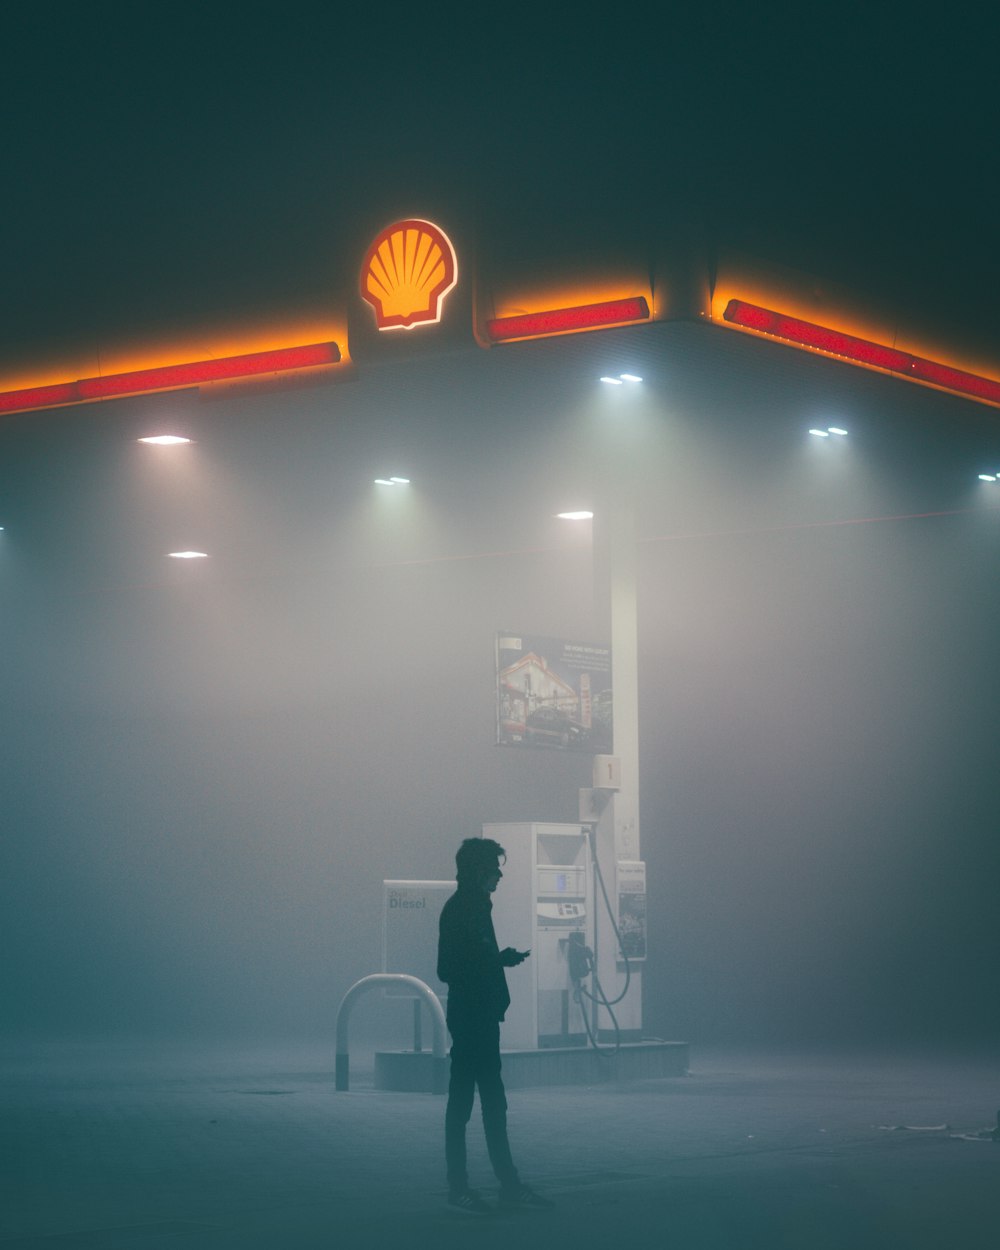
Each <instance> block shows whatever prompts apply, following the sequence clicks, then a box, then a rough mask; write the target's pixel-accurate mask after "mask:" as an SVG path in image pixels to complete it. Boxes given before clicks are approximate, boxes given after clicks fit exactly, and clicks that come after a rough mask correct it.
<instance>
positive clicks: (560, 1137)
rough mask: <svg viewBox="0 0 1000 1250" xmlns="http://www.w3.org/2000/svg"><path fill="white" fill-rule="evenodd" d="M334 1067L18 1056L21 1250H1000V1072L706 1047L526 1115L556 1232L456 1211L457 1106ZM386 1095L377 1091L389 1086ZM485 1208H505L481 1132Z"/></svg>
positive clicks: (272, 1058) (14, 1160) (144, 1049)
mask: <svg viewBox="0 0 1000 1250" xmlns="http://www.w3.org/2000/svg"><path fill="white" fill-rule="evenodd" d="M333 1061H334V1047H333V1043H332V1040H331V1042H330V1044H329V1045H327V1044H325V1043H324V1044H323V1045H305V1044H302V1043H292V1044H287V1045H280V1044H270V1045H264V1044H256V1045H255V1044H248V1043H243V1044H241V1045H231V1046H222V1045H220V1044H219V1043H214V1044H195V1043H192V1042H190V1041H188V1042H184V1043H168V1042H165V1041H162V1040H159V1041H156V1042H145V1043H142V1042H106V1043H98V1042H94V1041H88V1042H79V1043H69V1042H59V1043H54V1042H53V1043H44V1044H42V1043H34V1044H31V1045H29V1044H27V1043H24V1042H19V1043H16V1044H14V1043H9V1042H8V1043H7V1044H5V1045H3V1046H2V1047H0V1117H2V1118H0V1133H2V1142H0V1146H2V1174H3V1181H2V1183H3V1194H2V1199H0V1250H77V1248H79V1250H314V1248H315V1250H319V1248H321V1247H322V1248H328V1247H329V1248H332V1247H336V1248H337V1250H355V1248H358V1250H367V1248H368V1247H372V1248H373V1250H376V1248H377V1250H381V1248H382V1247H390V1246H399V1247H412V1248H415V1250H424V1248H425V1247H426V1248H427V1250H432V1248H433V1250H441V1248H443V1250H448V1248H450V1247H458V1246H463V1247H464V1246H469V1245H477V1246H486V1247H511V1250H533V1248H534V1247H539V1248H540V1247H546V1250H559V1248H561V1247H565V1248H567V1250H590V1248H591V1247H605V1246H607V1247H622V1246H626V1247H630V1248H631V1247H642V1246H649V1247H651V1248H655V1250H660V1248H661V1247H677V1250H716V1248H717V1247H718V1248H721V1247H727V1248H736V1247H739V1248H740V1250H749V1248H754V1247H758V1246H760V1247H767V1248H768V1250H782V1248H784V1247H787V1248H789V1250H827V1248H830V1250H833V1248H836V1250H840V1248H843V1250H863V1248H866V1247H872V1248H873V1250H874V1248H875V1247H877V1248H878V1250H895V1248H897V1247H898V1248H899V1250H904V1248H905V1250H920V1248H922V1247H924V1246H927V1247H931V1246H933V1247H958V1246H961V1245H965V1244H992V1241H993V1238H994V1237H995V1235H996V1230H997V1227H998V1224H1000V1217H998V1214H997V1212H998V1202H997V1198H998V1195H1000V1142H998V1141H994V1140H991V1139H990V1137H989V1135H988V1134H989V1131H990V1130H992V1129H993V1128H995V1126H996V1116H997V1108H998V1107H1000V1062H998V1060H997V1058H996V1057H993V1056H988V1055H984V1054H983V1053H981V1052H980V1053H978V1054H964V1055H957V1054H950V1055H928V1054H926V1053H923V1054H915V1053H907V1054H902V1053H887V1052H881V1053H877V1054H876V1053H864V1054H862V1053H856V1052H852V1053H848V1052H836V1053H835V1052H832V1051H831V1052H828V1053H817V1052H815V1051H813V1052H808V1053H807V1052H792V1051H788V1052H780V1051H777V1050H774V1049H772V1050H767V1051H763V1050H757V1051H749V1050H745V1051H735V1050H721V1049H715V1048H708V1047H699V1046H697V1045H693V1046H692V1048H691V1071H690V1074H689V1075H687V1076H684V1077H677V1078H671V1079H658V1080H647V1081H640V1082H634V1083H629V1084H621V1083H616V1082H614V1081H611V1082H608V1083H605V1084H601V1085H594V1086H591V1087H589V1088H588V1087H567V1086H562V1087H553V1088H543V1089H525V1090H517V1091H513V1092H512V1093H511V1095H510V1103H511V1111H510V1129H511V1140H512V1143H513V1146H514V1152H515V1158H516V1159H517V1161H518V1164H519V1166H520V1167H521V1170H522V1173H523V1175H524V1177H525V1178H526V1179H527V1180H528V1181H529V1182H530V1183H532V1184H533V1185H535V1186H536V1187H537V1188H538V1189H539V1190H540V1191H542V1192H544V1193H545V1194H546V1195H548V1196H549V1197H551V1198H553V1199H554V1200H555V1201H556V1204H557V1205H556V1206H555V1208H554V1209H553V1210H551V1211H543V1212H534V1211H522V1212H515V1213H512V1214H506V1213H503V1214H498V1215H497V1216H495V1217H491V1218H487V1219H476V1218H475V1217H470V1216H468V1215H465V1214H462V1213H460V1212H457V1211H454V1210H452V1209H450V1208H449V1207H448V1206H447V1205H446V1203H445V1190H444V1183H443V1162H442V1127H443V1115H444V1099H443V1098H442V1097H440V1096H435V1095H433V1094H412V1093H390V1092H379V1091H376V1090H375V1089H374V1088H373V1086H372V1085H371V1083H370V1080H371V1076H370V1071H369V1072H368V1074H367V1075H366V1073H365V1069H364V1067H363V1066H359V1067H358V1068H357V1069H356V1070H355V1071H354V1072H353V1073H352V1088H351V1090H350V1091H349V1092H347V1093H339V1094H338V1093H336V1092H335V1091H334V1087H333ZM366 1082H367V1083H366ZM470 1161H471V1171H472V1174H473V1183H478V1184H479V1185H480V1187H481V1189H482V1190H483V1192H484V1194H485V1195H486V1196H487V1197H492V1196H493V1194H494V1187H493V1182H492V1177H491V1175H490V1172H489V1168H488V1164H487V1160H486V1157H485V1150H484V1147H483V1143H482V1131H481V1127H480V1125H479V1123H478V1116H476V1117H474V1119H473V1123H472V1125H471V1127H470Z"/></svg>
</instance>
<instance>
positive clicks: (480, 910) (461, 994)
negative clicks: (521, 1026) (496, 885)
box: [437, 882, 510, 1021]
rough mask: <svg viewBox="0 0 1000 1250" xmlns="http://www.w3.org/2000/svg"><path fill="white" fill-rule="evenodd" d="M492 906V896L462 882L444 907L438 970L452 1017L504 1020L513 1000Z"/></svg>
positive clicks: (449, 1014)
mask: <svg viewBox="0 0 1000 1250" xmlns="http://www.w3.org/2000/svg"><path fill="white" fill-rule="evenodd" d="M492 912H493V903H492V901H491V899H490V896H489V895H488V894H486V893H484V892H483V891H482V890H479V889H475V888H473V887H471V886H469V885H465V884H463V883H462V882H459V885H458V889H457V890H456V891H455V893H454V894H453V895H452V896H451V898H450V899H448V901H447V902H446V903H445V905H444V907H443V908H442V909H441V922H440V926H439V929H438V965H437V974H438V977H439V979H440V980H442V981H444V982H445V984H446V985H447V986H448V1019H449V1020H452V1019H457V1018H459V1017H461V1018H462V1019H464V1020H470V1021H492V1020H502V1019H503V1018H504V1015H505V1014H506V1011H507V1008H508V1007H509V1006H510V992H509V991H508V989H507V978H506V976H505V975H504V970H503V967H504V966H503V963H502V961H501V955H500V949H499V947H498V946H497V938H496V934H495V933H494V931H493V916H492Z"/></svg>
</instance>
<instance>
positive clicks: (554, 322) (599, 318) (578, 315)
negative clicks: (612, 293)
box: [486, 295, 649, 343]
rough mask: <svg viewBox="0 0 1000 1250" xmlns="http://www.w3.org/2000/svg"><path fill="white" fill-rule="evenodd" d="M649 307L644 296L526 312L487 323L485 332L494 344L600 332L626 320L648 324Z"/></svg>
mask: <svg viewBox="0 0 1000 1250" xmlns="http://www.w3.org/2000/svg"><path fill="white" fill-rule="evenodd" d="M648 318H649V305H648V304H647V303H646V300H645V299H644V297H643V296H641V295H635V296H632V297H631V298H630V299H611V300H604V301H603V302H602V303H600V304H580V305H579V306H578V307H576V308H551V309H549V310H548V311H547V312H537V313H525V314H524V315H523V316H520V317H498V318H497V319H496V320H495V321H487V323H486V333H487V334H488V335H489V336H490V338H491V339H492V340H493V341H494V343H505V342H507V341H508V340H510V339H525V338H533V337H538V336H540V335H543V334H561V333H564V332H565V331H567V330H597V329H599V328H600V327H602V326H612V325H620V324H621V323H622V322H625V321H646V320H648Z"/></svg>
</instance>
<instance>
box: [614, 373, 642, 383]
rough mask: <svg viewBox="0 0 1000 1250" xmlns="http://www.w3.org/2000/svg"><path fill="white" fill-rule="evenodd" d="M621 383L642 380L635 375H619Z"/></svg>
mask: <svg viewBox="0 0 1000 1250" xmlns="http://www.w3.org/2000/svg"><path fill="white" fill-rule="evenodd" d="M618 376H619V377H620V378H621V380H622V381H623V382H641V381H642V378H640V377H639V375H638V374H637V373H620V374H619V375H618Z"/></svg>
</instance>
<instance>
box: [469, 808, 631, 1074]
mask: <svg viewBox="0 0 1000 1250" xmlns="http://www.w3.org/2000/svg"><path fill="white" fill-rule="evenodd" d="M483 837H486V838H493V839H494V840H495V841H497V842H499V843H500V844H501V845H502V846H503V847H504V848H505V849H506V851H507V862H506V863H505V864H504V866H503V874H504V880H503V882H502V883H501V885H500V888H499V889H498V890H497V892H496V894H494V896H493V922H494V927H495V928H496V932H497V937H498V939H499V941H500V944H501V945H502V946H514V947H516V948H517V949H518V950H530V951H531V958H530V959H528V960H526V961H525V963H524V964H522V965H521V966H520V967H519V968H517V969H515V970H513V971H512V972H511V974H510V975H509V976H508V978H507V981H508V985H509V987H510V993H511V1005H510V1007H509V1009H508V1011H507V1018H506V1023H505V1024H504V1028H503V1041H504V1046H505V1047H508V1048H510V1049H512V1050H534V1049H536V1048H545V1047H554V1046H582V1045H586V1044H587V1043H588V1040H589V1041H590V1042H591V1043H593V1044H594V1045H597V1044H598V1042H599V1040H607V1039H611V1040H617V1039H618V1038H619V1037H627V1036H630V1035H632V1034H633V1033H634V1034H635V1035H636V1036H637V1035H638V1034H639V1033H640V1031H641V1023H642V1020H641V972H640V966H641V965H640V961H641V959H642V958H643V957H644V955H645V894H644V888H645V875H644V872H642V873H640V872H639V871H638V870H639V869H643V868H644V865H642V864H641V863H638V862H637V861H632V862H631V863H630V864H625V863H624V862H623V863H622V864H618V863H617V862H615V861H614V847H613V845H603V841H604V840H603V839H602V837H601V830H600V826H599V824H598V822H593V823H580V824H537V823H517V824H486V825H483ZM608 854H610V862H608V863H607V865H605V859H606V858H607V856H608ZM609 876H610V880H611V885H610V888H609V886H608V884H607V880H608V877H609ZM640 884H641V887H642V892H641V897H640V890H639V886H640ZM623 886H627V889H626V890H624V891H623ZM626 897H627V901H626ZM623 913H624V914H627V920H626V927H627V928H628V929H629V933H630V936H629V937H628V938H626V937H624V936H623V934H622V931H621V927H620V925H619V915H620V914H623ZM639 917H641V923H642V942H641V946H640V944H639V943H638V942H637V941H636V933H635V926H636V923H637V920H638V918H639ZM630 948H631V950H632V952H633V954H630V953H629V949H630ZM595 952H596V953H595Z"/></svg>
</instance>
